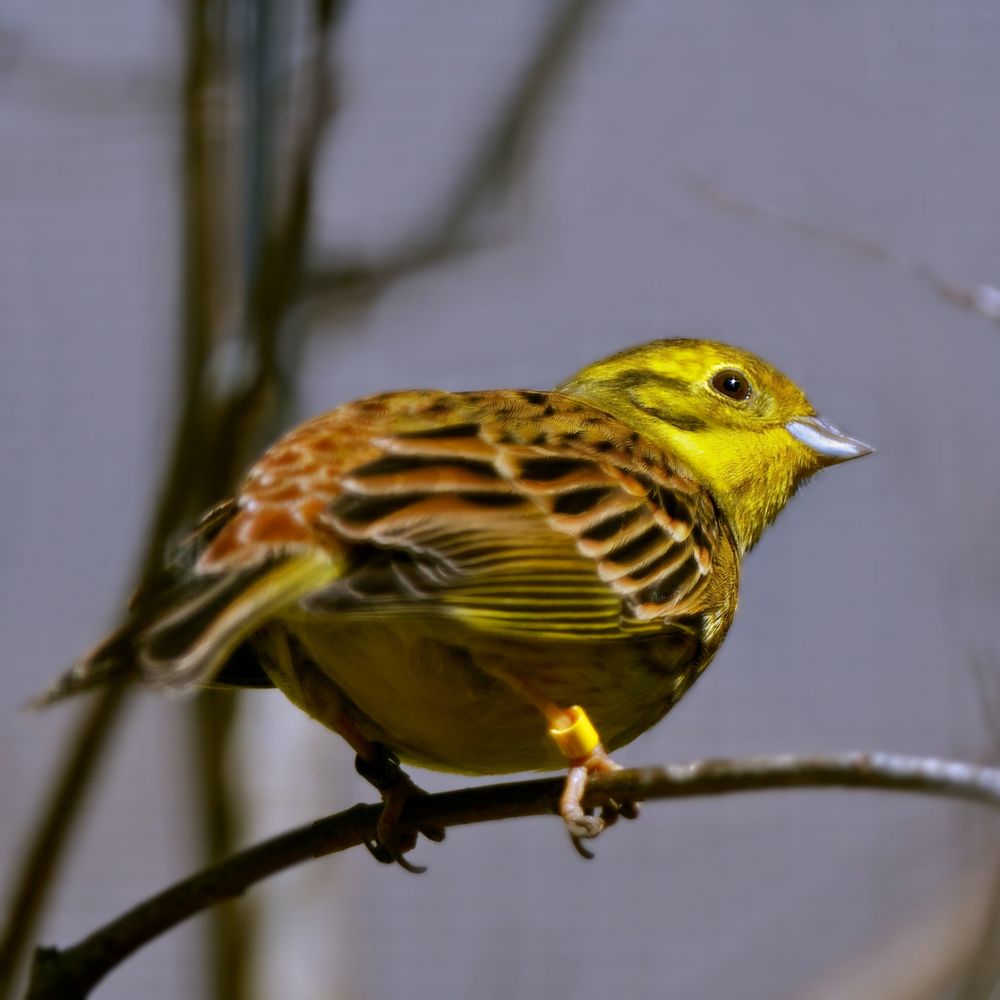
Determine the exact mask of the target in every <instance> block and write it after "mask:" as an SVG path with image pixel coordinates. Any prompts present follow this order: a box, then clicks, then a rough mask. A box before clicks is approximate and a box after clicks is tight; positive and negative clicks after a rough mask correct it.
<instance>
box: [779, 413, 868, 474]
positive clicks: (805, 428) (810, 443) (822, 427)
mask: <svg viewBox="0 0 1000 1000" xmlns="http://www.w3.org/2000/svg"><path fill="white" fill-rule="evenodd" d="M785 429H786V430H787V431H788V433H789V434H791V435H792V437H793V438H795V439H796V440H798V441H801V442H802V443H803V444H804V445H805V446H806V447H807V448H809V449H810V450H811V451H813V452H815V454H816V455H818V456H819V457H820V458H821V459H822V461H823V464H824V465H836V463H837V462H847V461H850V460H851V459H852V458H861V456H862V455H870V454H871V453H872V452H873V451H874V450H875V449H874V448H872V447H871V446H870V445H867V444H865V443H864V441H859V440H858V439H857V438H852V437H848V436H847V435H846V434H845V433H844V432H843V431H839V430H837V428H836V427H834V426H833V424H830V423H827V422H826V421H825V420H823V419H822V418H821V417H799V418H798V419H797V420H791V421H789V422H788V423H787V424H785Z"/></svg>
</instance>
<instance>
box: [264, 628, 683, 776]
mask: <svg viewBox="0 0 1000 1000" xmlns="http://www.w3.org/2000/svg"><path fill="white" fill-rule="evenodd" d="M289 628H290V629H291V630H292V632H293V634H294V635H295V636H296V638H297V640H298V642H299V643H300V644H301V645H302V646H303V647H304V648H305V651H306V652H307V653H308V656H309V658H310V659H311V660H312V661H313V662H314V663H315V664H316V666H317V667H318V668H319V670H320V682H319V685H318V686H319V687H320V688H321V689H322V688H324V686H328V687H326V689H325V690H321V691H320V692H317V693H316V695H315V696H310V697H309V701H310V702H311V703H309V704H301V707H303V708H305V709H306V711H308V712H309V713H310V714H312V715H313V716H315V717H316V718H318V719H319V721H321V722H325V723H326V724H327V725H330V726H331V728H336V726H335V721H336V720H335V718H333V717H332V716H333V714H334V713H336V712H346V714H347V716H348V717H349V718H350V720H351V721H352V722H353V723H354V725H355V726H356V727H357V728H358V729H360V730H361V732H362V733H363V734H364V735H365V736H367V737H368V738H369V739H373V740H378V741H380V742H382V743H384V744H385V745H386V746H388V747H389V748H391V749H392V750H393V751H394V752H396V753H397V754H398V755H399V756H400V758H401V759H403V760H405V761H409V762H411V763H414V764H418V765H421V766H424V767H430V768H435V769H439V770H447V771H457V772H462V773H467V774H503V773H510V772H514V771H526V770H549V769H556V768H559V767H562V766H564V765H565V760H564V758H563V757H562V756H561V755H560V753H559V751H558V750H557V748H556V747H555V745H554V744H553V743H552V741H551V739H550V738H549V736H548V734H547V725H546V722H545V719H544V717H543V716H542V714H541V713H540V712H539V710H538V709H537V708H535V707H534V706H533V705H532V704H530V703H529V702H528V701H526V700H525V698H524V697H523V696H522V695H520V694H518V693H517V692H516V691H515V690H514V689H513V688H512V687H511V686H510V685H509V684H508V683H506V682H505V681H504V680H502V679H501V678H502V677H503V676H512V677H515V678H520V679H524V680H527V681H530V683H531V684H532V686H533V687H534V688H535V689H536V690H537V691H539V692H540V693H541V694H543V695H544V696H545V697H546V698H548V699H550V700H551V701H553V702H555V703H556V704H558V705H560V706H562V707H568V706H570V705H582V706H583V707H584V709H585V710H586V711H587V713H588V714H589V715H590V717H591V719H592V721H593V722H594V724H595V726H596V727H597V731H598V733H599V734H600V736H601V739H602V742H603V743H604V745H605V746H606V747H607V748H608V749H614V748H615V747H618V746H622V745H623V744H625V743H628V742H629V741H631V740H632V739H634V738H635V737H636V736H638V735H639V734H640V733H641V732H643V731H644V730H646V729H647V728H649V726H651V725H653V723H655V722H656V721H657V720H658V719H660V718H661V717H662V716H663V714H664V713H665V712H666V711H667V710H668V709H669V708H670V706H671V705H672V704H673V703H674V702H675V701H676V700H677V699H678V698H679V697H680V695H681V694H682V693H683V691H684V690H686V688H687V687H688V686H689V685H690V683H691V681H692V680H693V678H694V676H695V669H694V664H693V662H692V661H691V658H690V656H684V655H678V653H679V651H678V650H677V649H671V648H669V646H668V645H665V643H669V640H666V639H665V640H658V639H652V640H651V639H643V640H631V641H626V640H615V641H605V642H599V643H595V642H587V643H565V642H550V643H544V642H535V643H523V642H513V641H512V642H499V641H498V640H497V639H495V638H494V639H492V640H490V641H489V643H488V644H486V643H483V641H482V637H481V636H478V635H476V634H475V633H471V632H469V630H466V629H463V628H461V627H460V626H456V627H453V626H451V625H450V624H449V623H440V627H435V628H434V629H433V630H432V629H431V628H418V627H417V628H415V627H414V623H413V622H412V621H400V622H393V621H392V620H391V619H390V620H372V621H371V622H370V623H369V622H362V623H356V624H351V625H343V624H341V625H337V626H335V627H324V626H320V627H317V626H316V624H315V623H312V624H310V625H309V626H308V627H303V626H302V625H297V626H296V625H292V624H291V623H289ZM276 681H277V682H278V686H279V687H283V686H284V685H283V684H282V683H281V682H280V679H279V678H276ZM286 693H289V694H291V692H287V691H286ZM302 698H303V695H302V692H301V689H300V691H299V694H298V698H293V700H298V701H300V702H301V700H302Z"/></svg>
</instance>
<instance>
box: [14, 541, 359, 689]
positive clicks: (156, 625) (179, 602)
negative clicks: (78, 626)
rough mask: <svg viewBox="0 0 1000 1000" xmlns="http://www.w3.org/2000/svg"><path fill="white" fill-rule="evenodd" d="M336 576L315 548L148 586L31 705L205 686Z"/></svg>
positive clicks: (333, 565)
mask: <svg viewBox="0 0 1000 1000" xmlns="http://www.w3.org/2000/svg"><path fill="white" fill-rule="evenodd" d="M338 575H339V568H338V566H337V564H336V562H335V560H333V559H332V558H331V557H330V556H329V555H327V554H326V553H323V552H316V551H313V552H309V553H301V554H297V553H292V554H287V555H283V556H278V557H275V558H272V559H270V560H268V561H266V562H264V563H261V564H260V565H258V566H253V567H249V568H247V569H243V570H238V571H229V572H225V573H216V574H209V575H205V576H188V577H187V578H185V579H183V580H182V581H180V582H177V583H173V584H172V585H169V586H167V587H166V588H164V589H158V588H147V593H144V594H140V595H138V596H137V598H136V599H135V600H134V601H133V605H132V608H131V609H130V611H129V616H128V618H127V619H126V621H125V623H124V624H123V625H122V626H121V627H120V628H119V629H117V630H116V631H115V632H113V633H112V634H111V635H110V636H109V637H108V638H107V639H105V640H104V642H102V643H101V644H100V645H99V646H98V647H97V648H96V649H94V650H93V651H92V652H91V653H90V654H88V655H87V656H85V657H84V658H83V659H81V660H80V661H79V662H78V663H76V664H74V665H73V666H72V667H70V669H69V670H67V671H66V672H65V673H64V674H63V675H62V677H60V678H59V680H58V681H56V683H55V684H54V685H53V686H52V687H51V688H50V689H49V690H48V691H46V692H45V693H44V694H42V695H41V696H40V697H39V698H37V699H35V701H34V702H32V705H33V707H43V706H45V705H50V704H52V702H55V701H59V700H60V699H62V698H65V697H68V696H69V695H73V694H77V693H79V692H82V691H88V690H90V689H91V688H94V687H96V686H98V685H101V684H104V683H107V682H114V681H121V680H124V679H126V678H131V677H141V678H142V679H143V680H145V681H147V682H148V683H151V684H152V685H154V686H156V687H161V688H169V689H173V690H180V691H183V690H188V689H190V688H193V687H198V686H201V685H205V684H208V683H211V682H212V680H213V679H214V678H215V677H216V675H217V674H218V673H219V671H221V670H222V669H223V667H224V666H225V665H226V662H227V661H228V660H229V658H230V657H231V656H232V654H233V653H234V651H236V650H237V648H238V647H240V645H241V644H242V643H243V642H244V641H245V640H246V639H247V638H248V637H249V636H251V635H252V634H253V633H254V632H255V631H256V630H258V629H259V628H260V627H261V626H262V625H264V624H265V623H266V622H267V621H268V620H269V619H272V618H274V617H277V616H280V615H281V612H282V611H283V610H285V609H287V608H289V607H291V606H292V605H293V604H295V603H296V602H297V601H298V600H299V599H300V598H302V597H304V596H305V595H306V594H308V593H311V592H312V591H315V590H318V589H320V588H322V587H323V586H324V585H326V584H328V583H330V582H332V581H333V580H335V579H336V578H337V576H338ZM149 590H152V592H151V593H150V592H149Z"/></svg>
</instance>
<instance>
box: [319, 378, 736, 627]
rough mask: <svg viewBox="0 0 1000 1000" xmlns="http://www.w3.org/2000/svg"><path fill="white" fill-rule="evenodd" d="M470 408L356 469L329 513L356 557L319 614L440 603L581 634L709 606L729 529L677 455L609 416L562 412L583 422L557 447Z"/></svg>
mask: <svg viewBox="0 0 1000 1000" xmlns="http://www.w3.org/2000/svg"><path fill="white" fill-rule="evenodd" d="M533 395H542V394H533ZM544 395H545V398H546V399H548V400H551V402H550V403H548V404H547V406H548V408H549V409H553V408H555V407H558V405H559V402H560V397H558V394H544ZM451 398H453V399H454V398H455V397H451ZM458 398H461V397H458ZM457 408H458V409H459V413H457V414H456V415H455V418H454V420H453V421H452V422H448V421H442V419H441V417H440V415H438V416H437V417H436V419H435V422H434V424H433V426H427V427H426V428H420V427H419V426H418V427H416V428H413V427H411V428H410V429H408V430H406V431H403V432H398V433H387V434H384V435H380V436H378V437H377V438H376V439H375V440H376V443H377V445H378V455H377V457H375V458H370V459H369V460H368V461H366V462H364V463H362V464H361V465H359V466H356V467H354V468H351V469H349V470H346V471H345V473H344V474H343V475H342V477H341V480H340V487H341V490H342V492H341V493H340V495H339V496H338V497H337V498H336V499H334V500H333V502H332V503H331V504H330V505H329V506H328V508H327V509H326V511H325V512H324V513H323V514H322V515H321V516H320V519H319V520H320V522H321V523H322V524H323V526H324V527H325V528H326V530H328V531H330V532H332V533H334V534H335V535H336V536H337V537H339V538H342V539H344V540H347V541H349V542H350V543H351V544H352V549H351V558H350V559H349V563H348V566H347V568H346V570H345V573H344V575H343V576H342V577H341V578H339V579H338V580H336V581H334V582H333V583H331V585H330V586H328V587H326V588H324V589H323V590H322V591H320V592H317V593H315V594H312V595H310V596H308V597H307V598H305V599H304V603H305V604H306V606H307V607H308V609H309V610H310V611H313V612H315V613H329V614H341V615H350V616H365V615H371V614H380V615H386V614H395V615H427V614H429V613H436V612H440V613H444V614H447V615H449V616H453V617H457V618H460V619H462V620H463V621H465V622H466V623H468V624H469V625H471V626H473V627H474V628H476V629H478V630H481V631H485V632H490V633H496V634H499V635H506V636H511V637H518V636H521V637H528V636H530V637H533V638H540V639H559V640H573V639H593V638H597V637H620V636H622V635H626V634H636V633H641V632H655V631H657V630H659V629H660V628H662V626H663V622H664V621H665V620H666V619H673V618H680V617H683V616H684V615H685V614H687V613H689V612H692V611H696V610H697V604H698V596H699V594H700V593H701V592H702V590H703V588H704V586H705V583H706V581H707V578H708V575H709V573H710V571H711V567H712V546H713V544H715V543H716V541H717V536H718V522H717V519H716V515H715V510H714V507H713V505H712V503H711V501H710V499H709V498H708V496H707V494H706V493H705V492H704V491H703V490H701V489H700V488H699V487H698V486H697V485H696V484H694V483H692V482H691V481H690V480H689V479H687V478H684V477H682V476H678V475H676V474H675V473H673V472H672V471H671V470H670V469H669V468H667V467H666V465H665V461H666V460H665V458H664V456H662V455H646V454H643V455H640V456H638V457H637V456H636V455H635V453H634V448H633V449H630V448H629V447H628V444H629V442H633V444H634V435H631V434H630V433H629V432H628V431H627V429H626V428H622V427H621V425H619V424H617V422H616V421H614V420H613V418H611V417H607V416H606V415H603V414H602V415H601V417H602V418H603V419H602V422H601V423H602V426H601V427H600V434H597V433H596V432H595V433H593V434H590V435H587V434H583V433H581V432H580V430H579V429H578V428H579V422H578V421H577V422H574V421H573V420H571V419H570V418H569V415H568V414H567V415H566V416H565V417H564V419H563V420H562V421H560V420H559V419H558V418H559V416H560V415H559V413H558V410H557V409H556V412H555V413H548V415H547V418H546V421H545V425H546V426H548V427H549V428H550V429H551V427H552V425H553V424H555V425H556V427H562V428H566V427H570V428H573V427H576V428H577V429H575V430H567V431H566V432H565V433H566V435H569V436H564V437H563V438H562V439H561V440H559V441H558V443H557V444H556V443H555V442H551V441H550V440H549V439H546V441H544V442H542V441H541V440H540V438H539V432H538V431H537V430H536V424H538V423H539V422H538V421H537V419H533V418H532V413H531V411H530V409H529V410H528V411H527V412H526V413H522V411H520V410H518V409H516V408H508V410H507V411H506V412H504V414H503V419H502V420H501V421H496V422H491V421H490V420H489V419H488V418H486V417H483V416H480V419H473V420H469V419H467V418H468V417H469V416H477V414H476V413H475V410H474V408H472V407H464V408H462V407H457ZM496 409H497V407H495V406H493V407H491V408H490V409H489V411H488V412H495V411H496ZM470 411H471V412H470ZM553 417H556V419H555V420H553ZM535 441H538V442H539V443H532V442H535Z"/></svg>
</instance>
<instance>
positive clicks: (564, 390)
mask: <svg viewBox="0 0 1000 1000" xmlns="http://www.w3.org/2000/svg"><path fill="white" fill-rule="evenodd" d="M870 450H871V449H870V448H868V447H867V446H866V445H864V444H862V443H861V442H860V441H856V440H854V439H852V438H849V437H847V436H846V435H844V434H842V433H841V432H840V431H838V430H836V429H835V428H834V427H833V426H831V425H830V424H828V423H826V422H825V421H823V420H821V419H820V418H819V417H817V416H816V413H815V411H814V410H813V408H812V406H811V405H810V404H809V402H808V400H807V399H806V398H805V396H804V395H803V394H802V392H801V391H800V390H799V388H798V387H797V386H796V385H795V384H794V383H793V382H791V381H790V380H789V379H788V378H786V377H785V376H784V375H782V374H781V373H780V372H778V371H777V370H775V369H774V368H772V367H771V366H770V365H768V364H767V363H766V362H764V361H762V360H761V359H760V358H757V357H755V356H754V355H753V354H750V353H749V352H747V351H744V350H740V349H738V348H734V347H729V346H726V345H724V344H718V343H713V342H710V341H699V340H661V341H656V342H654V343H650V344H645V345H642V346H640V347H635V348H632V349H630V350H626V351H623V352H621V353H619V354H615V355H613V356H612V357H610V358H606V359H604V360H603V361H598V362H596V363H595V364H592V365H590V366H589V367H587V368H585V369H584V370H583V371H581V372H580V373H579V374H577V375H575V376H574V377H573V378H571V379H570V380H569V381H568V382H565V383H564V384H563V385H561V386H560V387H559V388H558V390H556V391H554V392H542V391H520V390H497V391H489V392H466V393H449V392H438V391H432V390H417V391H410V392H396V393H389V394H386V395H382V396H372V397H370V398H368V399H362V400H359V401H358V402H354V403H348V404H346V405H344V406H341V407H339V408H338V409H336V410H333V411H331V412H330V413H327V414H324V415H323V416H320V417H316V418H314V419H312V420H309V421H307V422H306V423H304V424H302V425H301V426H299V427H297V428H295V429H294V430H292V431H291V432H289V433H288V434H287V435H286V436H285V437H283V438H282V439H281V440H280V441H278V443H277V444H275V445H274V446H273V447H272V448H271V449H270V450H269V451H268V452H266V453H265V454H264V456H263V457H262V458H261V459H260V461H258V462H257V464H256V465H255V466H254V467H253V468H252V469H251V470H250V472H249V474H248V476H247V478H246V480H245V481H244V483H243V485H242V486H241V487H240V489H239V492H238V493H237V495H236V496H235V498H233V499H232V500H229V501H226V502H225V503H224V504H222V505H221V506H219V507H217V508H216V509H215V510H213V511H211V512H210V513H209V514H208V515H206V517H205V518H204V519H203V520H202V522H201V524H200V525H199V527H198V529H197V531H196V533H195V534H194V535H193V537H192V538H191V539H190V540H189V541H188V542H187V543H185V545H183V546H182V547H181V549H180V551H179V552H178V553H175V554H174V556H173V557H172V560H171V563H170V568H169V571H168V574H167V577H168V579H169V580H170V581H171V582H170V584H169V586H166V587H163V588H153V590H152V592H150V591H147V592H146V593H143V594H140V595H139V596H138V599H137V600H136V602H135V603H134V607H133V608H132V612H131V615H130V618H129V620H128V622H127V623H126V625H125V626H124V627H123V628H122V629H121V630H120V631H119V632H117V633H116V634H115V635H114V636H112V637H111V638H110V639H109V640H107V641H106V642H105V643H104V644H103V645H102V646H100V647H99V648H98V649H97V650H95V651H94V653H92V654H91V655H90V657H88V658H87V659H86V660H85V661H83V662H82V663H80V664H79V665H77V666H76V667H75V668H74V669H73V670H71V671H70V673H69V674H67V675H66V677H65V678H64V679H63V681H62V682H61V683H60V685H58V686H57V687H56V689H55V690H54V692H53V694H52V696H53V697H57V696H59V695H60V694H63V693H68V692H70V691H73V690H78V689H80V688H83V687H87V686H90V684H92V683H94V682H96V681H97V680H99V679H102V678H103V677H105V676H107V675H108V674H113V673H114V672H115V669H114V666H115V664H120V663H121V662H122V661H123V660H130V661H132V662H135V663H138V664H139V666H140V668H141V670H142V672H143V674H144V676H145V677H146V678H147V679H148V680H149V681H151V682H152V683H154V684H157V685H161V686H164V687H171V688H190V687H195V686H197V685H204V684H207V683H228V684H247V685H256V686H260V685H262V684H264V685H269V684H273V685H274V686H275V687H278V688H280V689H281V690H282V691H283V692H284V693H285V694H286V695H287V696H288V698H289V699H291V701H292V702H294V703H295V704H296V705H298V706H299V708H301V709H303V710H304V711H305V712H307V713H308V714H309V715H311V716H313V717H314V718H315V719H318V720H319V721H320V722H322V723H323V724H324V725H326V726H328V727H330V728H331V729H333V730H335V731H336V732H338V733H340V734H341V736H343V737H344V738H345V739H346V740H347V742H348V743H349V744H350V745H351V746H352V747H353V748H354V750H355V752H356V753H357V755H358V768H359V770H360V771H361V772H362V773H363V774H365V775H366V776H367V777H368V778H369V779H370V780H371V781H372V783H373V784H375V786H376V787H377V788H378V789H379V790H380V791H381V793H382V795H383V798H384V799H385V802H386V806H385V812H384V816H383V823H382V824H380V836H381V838H382V843H380V844H378V845H372V847H373V850H374V853H376V856H379V857H380V858H381V859H382V860H392V859H395V860H401V853H402V851H404V850H406V849H408V847H409V846H411V844H412V841H408V842H407V843H405V844H403V843H400V841H399V838H398V837H396V836H395V835H394V833H393V827H392V824H393V820H394V819H395V818H396V817H397V816H398V813H399V810H400V808H401V807H402V804H403V803H404V802H405V800H406V798H407V797H408V796H409V795H412V794H415V793H418V791H419V790H418V789H416V787H415V786H414V785H413V784H412V783H411V782H410V781H409V779H408V778H407V777H406V776H405V775H404V774H403V773H402V772H401V771H400V769H399V766H398V761H399V760H400V759H401V760H404V761H409V762H412V763H414V764H419V765H421V766H424V767H431V768H440V769H444V770H449V771H458V772H465V773H470V774H498V773H504V772H511V771H521V770H529V769H550V768H558V767H560V766H561V764H565V763H566V762H567V761H568V764H569V774H568V777H567V780H566V785H565V792H564V794H563V797H562V802H561V812H562V816H563V819H564V820H565V822H566V825H567V827H568V829H569V831H570V834H571V836H572V837H573V839H574V843H576V844H577V845H578V846H579V841H580V839H581V838H586V837H593V836H596V835H597V833H599V832H600V830H601V828H602V826H603V824H604V820H605V817H603V816H591V815H587V814H585V813H584V811H583V809H582V808H581V797H582V794H583V790H584V786H585V784H586V779H587V776H588V775H590V774H594V773H598V772H601V771H604V770H608V769H612V768H614V767H615V765H614V764H613V763H612V762H611V760H610V758H609V757H608V756H607V753H606V751H605V749H604V748H605V747H606V748H608V749H615V748H616V747H619V746H622V745H623V744H625V743H628V742H629V741H630V740H632V739H634V738H635V737H636V736H638V735H639V734H640V733H642V732H643V731H644V730H646V729H648V728H649V727H650V726H652V725H653V724H654V723H655V722H657V721H658V720H659V719H661V718H662V717H663V715H664V714H665V713H666V712H667V711H669V709H670V708H671V706H672V705H674V704H675V703H676V702H677V700H678V699H679V698H680V697H681V695H682V694H683V693H684V692H685V691H686V690H687V689H688V688H689V687H690V686H691V684H692V682H693V681H694V680H695V678H696V677H698V675H699V674H700V673H701V672H702V670H704V669H705V667H706V666H707V665H708V663H709V661H710V660H711V659H712V657H713V655H714V654H715V652H716V650H717V649H718V648H719V644H720V643H721V642H722V640H723V638H724V636H725V634H726V630H727V629H728V628H729V625H730V622H731V621H732V618H733V613H734V612H735V610H736V601H737V590H738V584H739V568H740V559H741V557H742V556H743V554H744V553H745V552H746V551H747V550H748V549H750V548H751V546H753V545H754V543H755V542H756V541H757V539H758V538H759V537H760V535H761V532H762V531H763V530H764V528H765V527H766V526H767V525H768V524H769V523H770V522H771V521H772V520H773V519H774V517H775V516H776V515H777V513H778V512H779V511H780V510H781V508H782V507H784V505H785V504H786V503H787V502H788V500H789V498H790V497H791V496H792V494H793V493H794V492H795V490H796V488H797V487H798V486H799V484H800V483H801V482H802V481H803V480H805V479H806V478H808V477H809V476H811V475H813V473H815V472H817V471H818V470H819V469H821V468H823V467H824V466H827V465H832V464H834V463H836V462H843V461H846V460H847V459H851V458H856V457H858V456H860V455H864V454H867V453H868V452H869V451H870ZM598 734H600V735H598ZM427 832H428V833H429V834H430V835H432V836H433V835H435V831H433V830H430V831H427Z"/></svg>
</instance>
